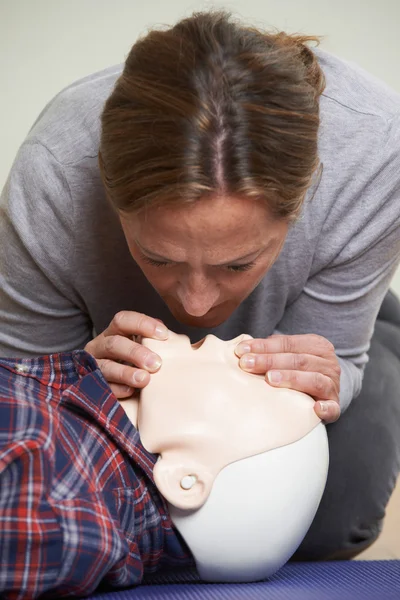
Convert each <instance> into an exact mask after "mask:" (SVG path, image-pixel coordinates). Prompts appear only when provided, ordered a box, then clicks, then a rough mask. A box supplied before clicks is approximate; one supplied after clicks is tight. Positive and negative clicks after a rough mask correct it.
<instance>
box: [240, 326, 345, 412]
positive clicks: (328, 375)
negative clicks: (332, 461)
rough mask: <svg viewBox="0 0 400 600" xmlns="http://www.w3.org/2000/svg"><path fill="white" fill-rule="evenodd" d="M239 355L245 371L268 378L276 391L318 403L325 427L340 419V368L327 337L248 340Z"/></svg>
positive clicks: (308, 335)
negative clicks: (293, 392)
mask: <svg viewBox="0 0 400 600" xmlns="http://www.w3.org/2000/svg"><path fill="white" fill-rule="evenodd" d="M246 346H247V348H246ZM235 353H236V355H237V356H238V357H240V361H239V365H240V366H241V367H242V369H243V370H244V371H248V372H249V373H259V374H263V375H265V379H266V381H267V382H268V383H269V384H270V385H272V386H274V387H283V388H290V389H292V390H297V391H299V392H304V393H305V394H308V395H309V396H312V397H313V398H314V400H315V401H316V403H315V408H314V410H315V412H316V413H317V415H318V417H319V418H320V419H322V420H323V421H324V422H325V423H333V422H334V421H337V419H338V418H339V417H340V406H339V389H340V365H339V361H338V358H337V356H336V354H335V348H334V346H333V344H331V342H329V341H328V340H327V339H325V338H324V337H322V336H320V335H314V334H306V335H271V336H270V337H268V338H266V339H252V340H244V341H243V342H241V343H240V344H239V345H238V346H237V347H236V349H235Z"/></svg>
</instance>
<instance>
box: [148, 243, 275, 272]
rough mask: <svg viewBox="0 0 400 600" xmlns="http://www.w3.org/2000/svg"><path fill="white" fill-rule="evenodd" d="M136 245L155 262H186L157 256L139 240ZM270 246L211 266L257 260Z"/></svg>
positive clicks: (269, 244)
mask: <svg viewBox="0 0 400 600" xmlns="http://www.w3.org/2000/svg"><path fill="white" fill-rule="evenodd" d="M136 244H137V245H138V246H139V248H140V250H141V251H142V252H143V254H146V255H149V257H150V258H154V259H155V260H160V261H165V262H174V263H176V264H177V265H179V264H183V262H184V261H182V262H180V261H176V260H172V259H171V258H167V257H166V256H162V255H161V254H157V252H153V251H152V250H149V249H148V248H145V247H144V246H142V245H141V244H139V242H138V241H137V240H136ZM270 246H271V242H268V244H267V245H266V246H264V247H262V248H256V249H255V250H253V251H252V252H249V253H248V254H246V255H244V256H239V257H236V258H232V259H230V260H229V261H224V262H223V263H219V264H214V265H211V266H213V267H224V266H226V265H231V264H234V263H236V262H238V261H241V260H246V259H249V258H250V257H254V258H256V256H258V255H259V254H261V253H262V252H265V251H266V250H267V249H268V248H269V247H270Z"/></svg>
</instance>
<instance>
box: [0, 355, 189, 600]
mask: <svg viewBox="0 0 400 600" xmlns="http://www.w3.org/2000/svg"><path fill="white" fill-rule="evenodd" d="M156 458H157V457H156V456H154V455H153V454H150V453H149V452H147V451H146V450H145V448H144V447H143V446H142V444H141V442H140V438H139V434H138V432H137V430H136V429H135V428H134V426H133V425H132V423H131V422H130V421H129V419H128V417H127V416H126V414H125V411H124V410H123V408H122V407H121V406H120V405H119V403H118V401H117V400H116V398H115V396H114V395H113V394H112V392H111V390H110V388H109V387H108V385H107V383H106V381H105V380H104V379H103V377H102V375H101V372H100V370H99V368H98V366H97V363H96V361H95V360H94V359H93V358H92V357H91V356H90V355H89V354H88V353H87V352H85V351H82V350H77V351H75V352H71V353H62V354H61V353H60V354H53V355H49V356H45V357H40V358H34V359H17V360H12V359H2V360H0V593H2V596H1V598H4V599H5V600H11V599H13V600H14V599H15V600H16V599H18V600H28V599H31V598H37V597H39V596H40V597H43V598H62V597H66V596H76V595H85V594H90V593H91V592H93V591H94V590H95V589H96V587H97V586H98V585H99V584H100V582H103V583H106V584H107V585H110V586H112V587H114V588H119V587H124V586H129V585H134V584H138V583H140V582H141V580H142V578H143V576H144V575H145V574H148V573H151V572H154V571H156V570H157V569H158V568H160V567H166V566H168V567H174V566H176V567H178V566H184V565H188V564H193V560H192V558H191V556H190V553H189V552H188V549H187V548H186V546H185V544H184V542H183V541H182V540H181V538H180V536H179V534H177V533H176V531H175V530H174V528H173V525H172V522H171V519H170V517H169V514H168V511H167V507H166V504H165V502H164V500H163V499H162V498H161V496H160V495H159V494H158V492H157V489H156V488H155V485H154V481H153V474H152V472H153V466H154V463H155V460H156Z"/></svg>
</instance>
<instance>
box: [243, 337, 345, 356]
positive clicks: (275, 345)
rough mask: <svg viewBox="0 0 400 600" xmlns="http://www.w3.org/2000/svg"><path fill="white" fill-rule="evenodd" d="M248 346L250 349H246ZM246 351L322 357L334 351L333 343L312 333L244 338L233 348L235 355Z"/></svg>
mask: <svg viewBox="0 0 400 600" xmlns="http://www.w3.org/2000/svg"><path fill="white" fill-rule="evenodd" d="M247 348H250V349H247ZM246 352H254V353H260V354H280V353H290V354H298V353H300V354H312V355H315V356H321V357H322V358H324V357H326V356H327V355H331V354H332V353H334V352H335V347H334V345H333V344H332V343H331V342H330V341H329V340H327V339H326V338H324V337H322V336H320V335H315V334H313V333H310V334H303V335H271V336H270V337H268V338H265V339H254V340H245V341H244V342H241V343H240V344H238V346H237V347H236V349H235V353H236V355H237V356H239V357H240V356H242V355H243V354H245V353H246Z"/></svg>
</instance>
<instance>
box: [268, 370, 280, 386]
mask: <svg viewBox="0 0 400 600" xmlns="http://www.w3.org/2000/svg"><path fill="white" fill-rule="evenodd" d="M268 381H269V382H270V383H280V382H281V381H282V373H280V372H279V371H268Z"/></svg>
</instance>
